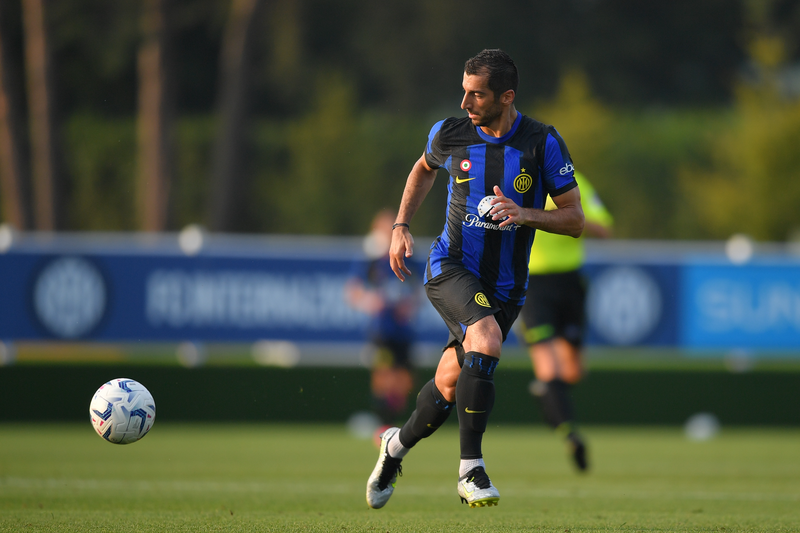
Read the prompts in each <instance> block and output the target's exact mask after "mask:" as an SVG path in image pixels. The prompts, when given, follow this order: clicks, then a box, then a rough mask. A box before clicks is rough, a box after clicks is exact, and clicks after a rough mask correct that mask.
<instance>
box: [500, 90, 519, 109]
mask: <svg viewBox="0 0 800 533" xmlns="http://www.w3.org/2000/svg"><path fill="white" fill-rule="evenodd" d="M514 97H516V93H515V92H514V90H513V89H509V90H507V91H506V92H504V93H503V94H502V95H501V96H500V103H502V104H503V105H511V104H513V103H514Z"/></svg>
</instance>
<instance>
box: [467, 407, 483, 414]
mask: <svg viewBox="0 0 800 533" xmlns="http://www.w3.org/2000/svg"><path fill="white" fill-rule="evenodd" d="M464 412H465V413H469V414H471V415H472V414H477V413H485V412H486V411H473V410H472V409H470V408H469V407H465V408H464Z"/></svg>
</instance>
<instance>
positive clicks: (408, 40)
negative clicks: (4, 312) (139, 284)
mask: <svg viewBox="0 0 800 533" xmlns="http://www.w3.org/2000/svg"><path fill="white" fill-rule="evenodd" d="M798 4H799V3H798V2H797V1H796V0H771V1H764V2H754V1H750V0H740V1H726V0H706V1H704V2H689V1H688V0H679V1H676V2H658V3H654V2H640V1H637V0H602V1H601V0H565V1H564V2H547V1H543V0H541V1H523V0H508V1H505V2H502V3H499V4H497V3H495V4H491V5H489V4H486V3H484V2H478V1H476V0H467V1H456V0H440V1H437V2H425V1H423V0H408V1H407V2H403V3H388V2H366V1H365V0H341V1H337V2H329V1H325V0H275V1H274V2H266V1H265V0H182V1H179V0H119V1H115V2H107V1H106V0H57V1H56V0H2V1H1V2H0V185H2V186H1V187H0V212H1V213H2V220H3V221H6V222H8V223H10V224H12V225H13V226H15V227H17V228H19V229H22V230H30V229H37V230H56V231H59V230H104V231H114V230H125V231H131V230H144V231H164V230H174V229H179V228H180V227H182V226H183V225H185V224H189V223H199V224H202V225H204V226H206V227H207V228H208V229H210V230H212V231H228V232H280V233H315V234H359V233H361V232H363V231H365V230H366V228H367V225H368V221H369V219H370V218H371V216H372V214H373V213H374V212H375V211H377V210H378V209H379V208H381V207H383V206H387V205H388V206H394V205H397V203H398V202H399V197H400V194H401V192H402V187H403V185H404V181H405V176H406V175H407V172H408V170H409V168H410V165H411V163H412V161H413V160H414V159H415V158H416V157H418V156H419V154H420V153H421V151H422V149H423V147H424V142H425V136H426V134H427V130H428V128H429V127H430V125H431V124H432V123H433V122H434V121H436V120H439V119H441V118H444V117H445V116H450V115H457V114H459V110H458V105H459V102H460V96H461V94H460V93H461V89H460V79H461V70H462V68H463V63H464V60H465V59H466V58H468V57H470V56H471V55H474V54H475V53H476V52H478V51H479V50H480V49H482V48H492V47H500V48H503V49H505V50H507V51H508V52H509V53H510V54H511V55H512V57H514V58H515V61H516V62H517V64H518V66H519V68H520V73H521V86H520V91H519V95H518V108H519V109H520V110H521V111H522V112H523V113H525V114H528V115H531V116H534V117H535V118H538V119H540V120H544V121H546V122H551V123H553V124H555V125H556V126H557V127H558V128H559V131H560V132H561V133H562V135H563V136H564V137H565V139H566V140H567V143H568V145H569V147H570V150H571V152H572V155H573V157H574V159H575V161H576V166H578V168H580V169H581V170H583V171H584V173H586V174H587V175H590V176H591V177H592V180H593V181H594V182H595V185H596V186H597V188H598V190H599V191H600V192H601V194H602V196H603V198H604V200H605V201H606V203H607V204H609V206H610V207H611V208H612V210H613V211H614V213H615V216H616V219H617V222H618V235H620V236H623V237H640V238H642V237H654V238H722V237H725V236H727V235H728V234H730V233H732V232H737V231H743V232H746V233H750V234H753V235H754V236H756V237H757V238H762V239H772V240H782V239H785V238H788V237H789V235H790V233H791V231H792V227H793V224H794V222H793V220H794V218H795V217H794V215H793V211H792V206H793V205H796V204H797V200H798V199H800V192H798V191H794V189H796V187H794V185H793V183H796V182H800V180H796V179H792V177H795V176H796V175H797V172H798V171H797V168H798V166H797V165H796V163H797V161H796V154H795V151H796V150H794V149H793V148H794V147H795V146H797V145H798V140H800V139H799V138H798V129H800V128H798V123H800V118H798V117H797V116H796V115H797V94H796V93H795V92H793V91H794V90H795V89H792V87H793V86H792V84H791V83H790V81H791V77H790V76H788V75H787V73H788V74H791V72H793V71H792V70H791V67H792V65H794V64H796V62H797V60H798V56H799V55H800V49H799V48H800V47H798V41H800V31H798V30H800V6H799V5H798ZM775 188H780V189H781V190H782V191H783V192H782V194H781V195H780V196H779V197H777V198H776V197H775V196H774V195H770V194H769V193H768V192H767V191H774V190H775ZM708 191H713V194H711V196H710V197H709V195H708ZM431 194H432V196H433V198H431V199H430V200H429V201H428V202H426V205H424V206H423V210H422V211H421V212H420V213H419V215H418V216H417V218H416V220H415V225H417V227H418V229H417V232H419V233H424V234H428V235H433V234H436V233H438V232H439V231H440V229H441V225H442V224H443V220H442V219H441V211H442V210H441V204H442V202H444V196H445V192H444V191H443V187H435V189H434V191H432V193H431ZM777 200H780V201H777ZM781 206H784V207H781ZM741 211H744V212H745V213H746V215H741V214H740V215H736V214H734V213H735V212H741Z"/></svg>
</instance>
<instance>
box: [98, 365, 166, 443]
mask: <svg viewBox="0 0 800 533" xmlns="http://www.w3.org/2000/svg"><path fill="white" fill-rule="evenodd" d="M89 417H90V419H91V421H92V426H93V427H94V429H95V431H97V434H98V435H100V436H101V437H103V438H104V439H106V440H107V441H108V442H111V443H113V444H130V443H131V442H136V441H137V440H139V439H141V438H142V437H144V436H145V435H147V432H148V431H150V428H152V427H153V422H155V419H156V402H155V401H154V400H153V395H152V394H150V391H148V390H147V389H146V388H145V386H144V385H142V384H141V383H139V382H138V381H134V380H132V379H128V378H117V379H112V380H111V381H108V382H106V383H104V384H103V385H101V386H100V388H99V389H97V392H95V393H94V397H93V398H92V401H91V403H90V404H89Z"/></svg>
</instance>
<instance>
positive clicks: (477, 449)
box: [456, 352, 499, 460]
mask: <svg viewBox="0 0 800 533" xmlns="http://www.w3.org/2000/svg"><path fill="white" fill-rule="evenodd" d="M498 362H499V359H497V358H496V357H492V356H489V355H486V354H482V353H480V352H467V353H466V354H465V356H464V364H463V366H462V367H461V374H460V375H459V377H458V383H457V384H456V404H457V405H458V427H459V434H460V437H461V459H462V460H463V459H480V458H481V457H483V453H482V451H481V443H482V441H483V433H484V432H485V431H486V425H487V423H488V422H489V415H490V414H491V412H492V408H493V407H494V396H495V391H494V370H495V368H496V367H497V363H498Z"/></svg>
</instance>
